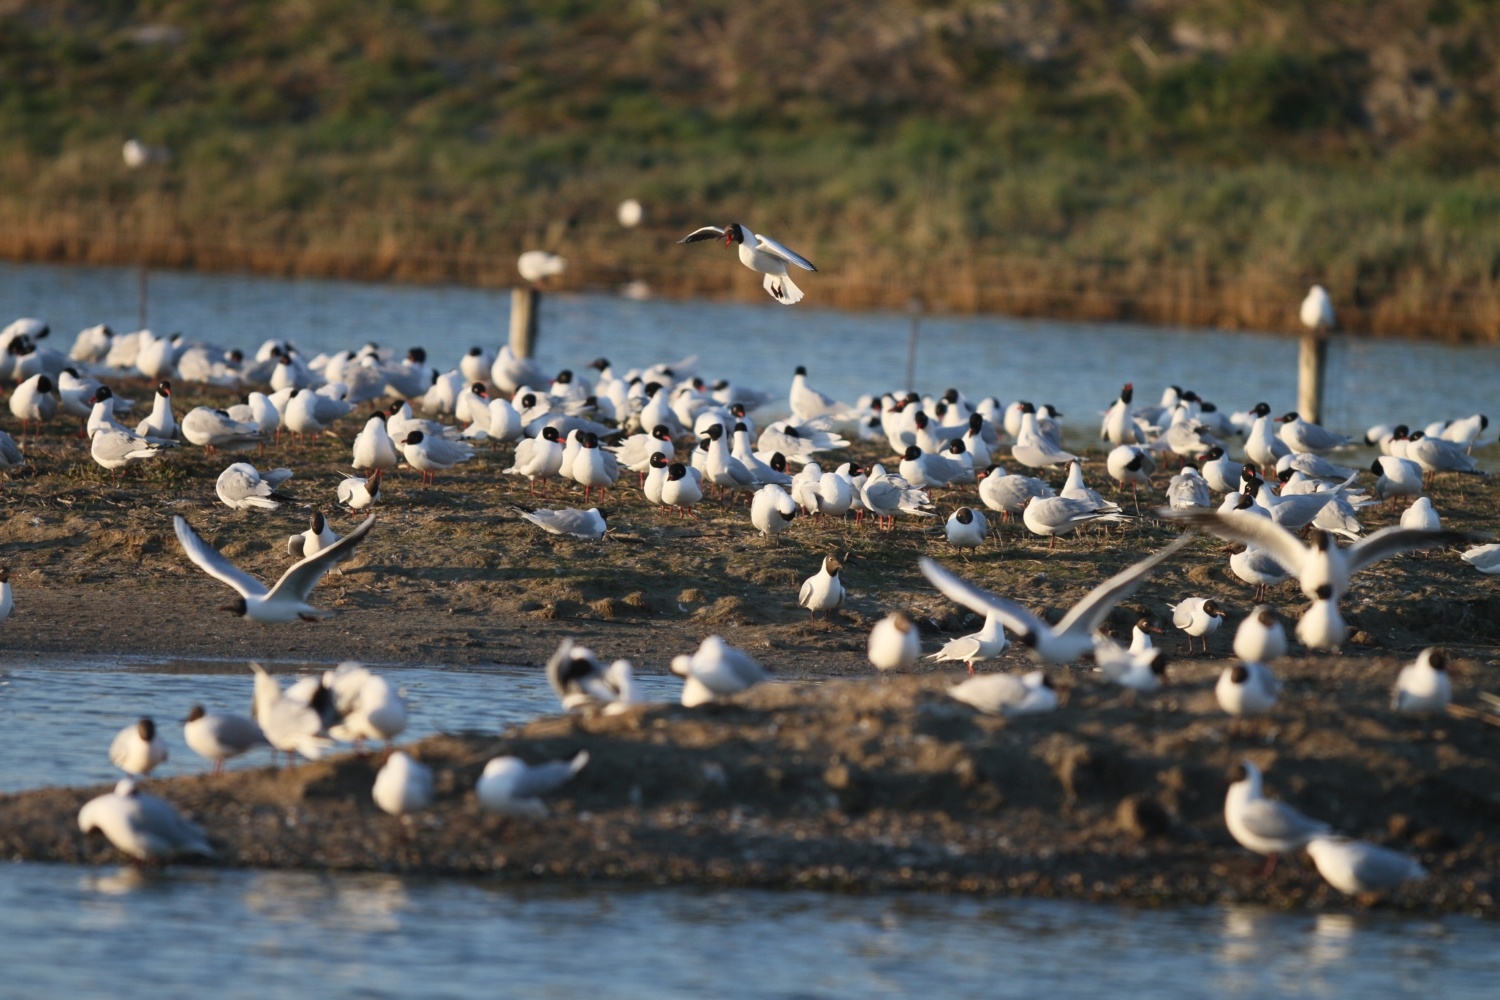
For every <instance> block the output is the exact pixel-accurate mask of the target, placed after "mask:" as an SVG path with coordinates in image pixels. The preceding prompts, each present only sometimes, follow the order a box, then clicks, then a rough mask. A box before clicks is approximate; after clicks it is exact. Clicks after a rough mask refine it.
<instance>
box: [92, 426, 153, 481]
mask: <svg viewBox="0 0 1500 1000" xmlns="http://www.w3.org/2000/svg"><path fill="white" fill-rule="evenodd" d="M161 453H162V446H161V445H158V444H153V443H151V442H150V441H147V440H146V439H145V438H142V437H137V436H136V435H134V434H130V433H128V432H125V431H116V430H109V429H107V428H106V429H103V430H99V431H95V432H94V435H93V440H92V441H91V442H90V443H89V456H90V457H91V458H93V460H94V461H95V462H97V463H98V464H99V465H101V466H103V467H104V468H106V469H108V470H109V471H110V472H112V473H114V476H115V479H116V480H117V481H118V480H119V478H120V470H121V469H124V468H126V467H128V466H131V465H135V464H137V463H139V462H145V461H149V460H150V459H153V458H156V457H157V456H158V455H160V454H161Z"/></svg>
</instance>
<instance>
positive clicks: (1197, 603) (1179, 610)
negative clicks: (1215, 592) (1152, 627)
mask: <svg viewBox="0 0 1500 1000" xmlns="http://www.w3.org/2000/svg"><path fill="white" fill-rule="evenodd" d="M1223 620H1224V612H1223V611H1222V610H1221V609H1220V608H1219V603H1218V602H1217V601H1215V600H1214V599H1213V598H1211V597H1189V598H1187V599H1186V600H1184V601H1181V602H1179V603H1178V604H1177V605H1176V606H1175V607H1173V608H1172V624H1173V625H1176V626H1177V627H1178V628H1180V629H1182V630H1183V631H1184V632H1186V633H1187V635H1188V652H1189V653H1191V652H1192V651H1193V637H1194V636H1197V637H1198V638H1200V639H1202V640H1203V654H1204V655H1205V656H1207V655H1208V634H1209V633H1210V632H1215V631H1218V628H1219V625H1220V624H1222V622H1223Z"/></svg>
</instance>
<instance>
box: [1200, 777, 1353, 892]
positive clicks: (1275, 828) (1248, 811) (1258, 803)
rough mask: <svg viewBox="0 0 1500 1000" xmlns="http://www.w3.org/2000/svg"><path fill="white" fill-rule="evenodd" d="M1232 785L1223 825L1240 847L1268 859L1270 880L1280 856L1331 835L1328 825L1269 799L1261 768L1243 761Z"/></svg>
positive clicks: (1226, 801)
mask: <svg viewBox="0 0 1500 1000" xmlns="http://www.w3.org/2000/svg"><path fill="white" fill-rule="evenodd" d="M1230 781H1231V782H1232V783H1231V784H1230V786H1229V793H1228V794H1227V795H1225V796H1224V825H1225V826H1227V827H1228V828H1229V835H1230V836H1231V837H1233V838H1234V839H1235V840H1236V841H1237V842H1238V843H1239V845H1240V846H1241V847H1244V848H1247V849H1248V850H1251V851H1254V852H1255V853H1256V854H1263V855H1265V856H1266V858H1267V861H1266V868H1265V871H1264V872H1263V873H1262V875H1265V876H1268V875H1270V874H1271V872H1272V871H1273V870H1274V869H1275V867H1276V857H1277V855H1280V854H1286V853H1287V852H1288V851H1295V850H1297V849H1298V848H1299V847H1302V846H1304V845H1305V844H1306V843H1307V842H1308V841H1310V840H1312V839H1313V838H1314V837H1317V836H1321V835H1322V834H1325V833H1327V832H1328V824H1327V823H1324V822H1322V821H1321V820H1316V819H1310V818H1308V817H1307V816H1304V815H1302V813H1300V812H1298V811H1297V810H1296V809H1294V808H1292V807H1291V806H1289V805H1287V804H1286V803H1285V802H1277V801H1276V800H1274V799H1268V798H1266V797H1265V793H1264V792H1263V791H1262V789H1261V785H1262V779H1261V773H1260V768H1258V767H1256V766H1255V764H1253V763H1252V762H1251V761H1249V760H1245V761H1242V762H1241V763H1240V764H1239V765H1238V766H1237V767H1236V768H1235V769H1234V773H1233V774H1232V775H1230Z"/></svg>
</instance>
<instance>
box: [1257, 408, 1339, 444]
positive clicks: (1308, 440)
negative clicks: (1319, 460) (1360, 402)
mask: <svg viewBox="0 0 1500 1000" xmlns="http://www.w3.org/2000/svg"><path fill="white" fill-rule="evenodd" d="M1278 423H1280V424H1281V429H1280V430H1278V431H1277V432H1276V436H1277V437H1279V438H1281V440H1282V442H1283V443H1284V444H1285V445H1286V446H1287V447H1288V448H1290V449H1292V451H1295V452H1309V451H1310V452H1314V453H1318V454H1321V453H1323V452H1325V451H1333V450H1335V449H1337V448H1348V447H1350V446H1351V445H1353V444H1354V442H1353V441H1351V440H1349V439H1348V438H1347V437H1345V436H1344V435H1342V434H1335V433H1333V432H1332V431H1330V430H1326V429H1324V428H1323V427H1321V426H1319V425H1318V424H1314V423H1309V422H1308V421H1306V420H1303V419H1302V416H1301V414H1299V413H1297V412H1296V411H1295V410H1294V411H1292V412H1290V413H1286V414H1284V415H1282V416H1281V417H1280V418H1278Z"/></svg>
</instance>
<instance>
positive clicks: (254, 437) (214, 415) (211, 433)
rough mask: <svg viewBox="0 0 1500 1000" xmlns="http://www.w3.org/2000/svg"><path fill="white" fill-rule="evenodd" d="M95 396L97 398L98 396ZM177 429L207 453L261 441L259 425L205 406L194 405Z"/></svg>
mask: <svg viewBox="0 0 1500 1000" xmlns="http://www.w3.org/2000/svg"><path fill="white" fill-rule="evenodd" d="M95 395H96V397H97V395H98V394H97V393H96V394H95ZM180 426H181V429H182V436H183V437H184V438H186V439H187V440H188V441H189V442H190V443H192V444H196V445H199V446H201V447H203V448H204V449H205V450H207V452H208V453H209V454H213V453H214V452H215V451H216V450H218V449H219V448H226V449H228V450H230V451H241V450H244V449H246V448H253V447H256V446H258V445H260V444H261V443H262V442H263V440H264V438H263V437H262V436H261V432H260V425H259V424H257V423H255V422H253V421H240V420H235V419H234V418H233V417H231V416H230V415H229V413H228V412H227V411H225V410H215V409H213V408H212V407H208V406H196V407H194V408H193V409H191V410H189V411H188V412H187V414H186V415H185V416H184V417H183V418H182V421H181V424H180Z"/></svg>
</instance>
